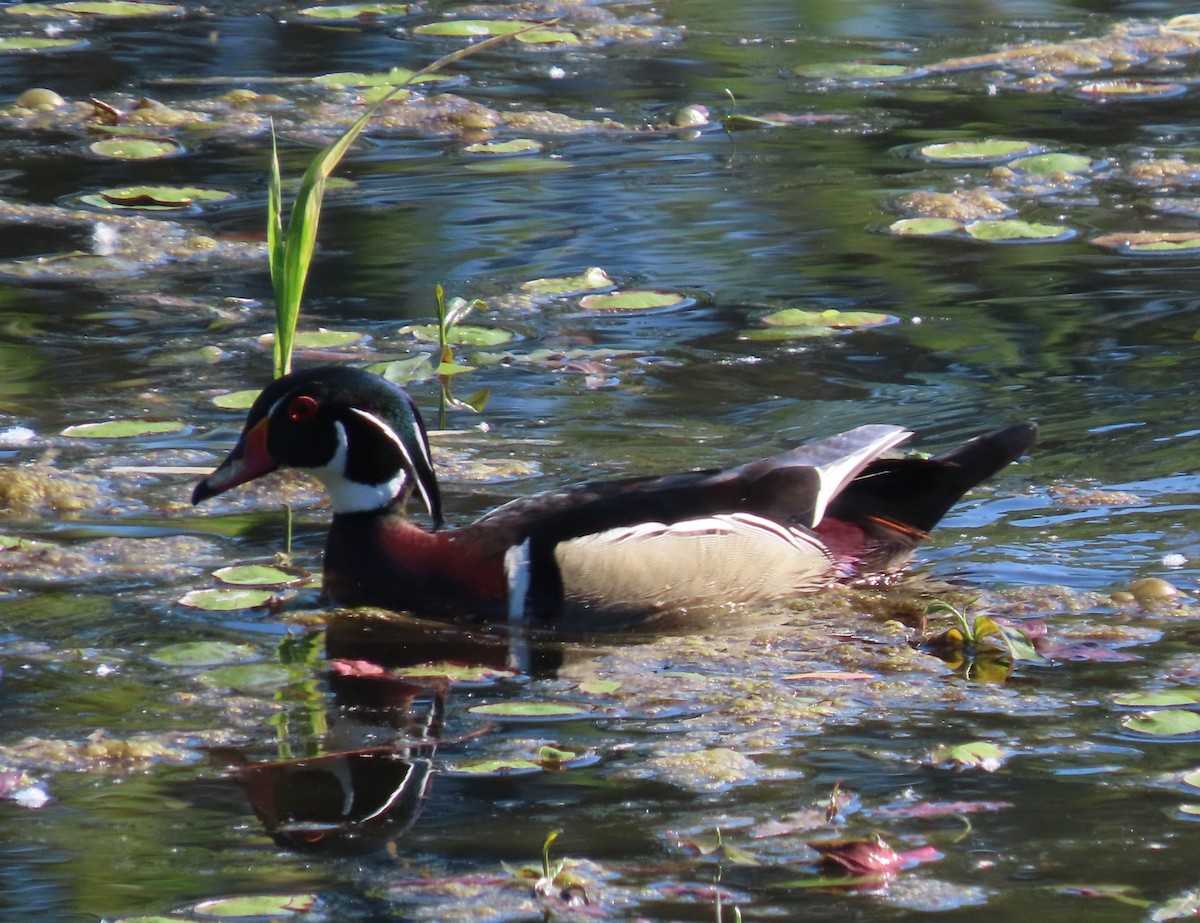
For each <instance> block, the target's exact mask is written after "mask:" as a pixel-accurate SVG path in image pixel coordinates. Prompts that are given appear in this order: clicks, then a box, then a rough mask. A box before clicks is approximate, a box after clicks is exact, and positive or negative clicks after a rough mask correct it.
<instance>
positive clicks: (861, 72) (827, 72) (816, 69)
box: [796, 61, 923, 80]
mask: <svg viewBox="0 0 1200 923" xmlns="http://www.w3.org/2000/svg"><path fill="white" fill-rule="evenodd" d="M796 73H797V74H800V75H801V76H802V77H818V78H821V79H824V80H900V79H903V78H905V77H914V76H918V75H920V74H921V73H923V70H922V69H921V68H919V67H908V66H907V65H904V64H872V63H869V62H864V63H855V62H852V61H847V62H843V63H838V64H802V65H800V66H799V67H797V68H796Z"/></svg>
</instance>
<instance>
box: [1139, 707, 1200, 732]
mask: <svg viewBox="0 0 1200 923" xmlns="http://www.w3.org/2000/svg"><path fill="white" fill-rule="evenodd" d="M1121 727H1123V728H1125V730H1127V731H1131V732H1132V733H1134V734H1142V735H1145V736H1147V737H1181V736H1185V735H1186V736H1190V735H1193V734H1200V712H1194V711H1182V710H1177V709H1170V710H1164V711H1148V712H1143V713H1142V714H1140V715H1130V716H1129V717H1127V718H1125V719H1124V720H1122V721H1121Z"/></svg>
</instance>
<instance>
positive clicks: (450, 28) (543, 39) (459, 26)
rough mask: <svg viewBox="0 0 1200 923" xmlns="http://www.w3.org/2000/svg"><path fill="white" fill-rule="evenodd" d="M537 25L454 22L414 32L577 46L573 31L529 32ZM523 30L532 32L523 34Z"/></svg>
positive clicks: (430, 26) (514, 22)
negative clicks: (503, 37) (505, 36)
mask: <svg viewBox="0 0 1200 923" xmlns="http://www.w3.org/2000/svg"><path fill="white" fill-rule="evenodd" d="M532 25H535V24H534V23H531V22H522V21H520V20H506V19H451V20H447V21H445V22H431V23H427V24H425V25H423V26H417V27H416V28H415V29H413V32H415V33H416V34H418V35H439V36H447V37H452V38H482V37H484V36H491V35H513V34H514V33H517V32H520V33H521V34H520V35H517V41H518V42H525V43H527V44H531V45H543V44H560V45H577V44H579V36H577V35H576V34H575V33H574V32H567V31H564V30H559V29H529V27H530V26H532ZM522 29H529V31H528V32H522V31H521V30H522Z"/></svg>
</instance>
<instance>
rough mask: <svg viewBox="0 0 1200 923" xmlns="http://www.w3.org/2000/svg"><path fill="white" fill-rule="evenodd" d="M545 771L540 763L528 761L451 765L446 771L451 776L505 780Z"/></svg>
mask: <svg viewBox="0 0 1200 923" xmlns="http://www.w3.org/2000/svg"><path fill="white" fill-rule="evenodd" d="M542 771H543V767H542V765H541V764H540V763H535V762H534V761H533V760H526V759H498V760H475V761H472V762H464V763H451V764H450V765H449V766H447V767H446V768H445V770H444V772H446V773H447V774H449V775H452V776H454V775H463V776H474V777H476V778H503V777H505V776H529V775H534V774H535V773H539V772H542Z"/></svg>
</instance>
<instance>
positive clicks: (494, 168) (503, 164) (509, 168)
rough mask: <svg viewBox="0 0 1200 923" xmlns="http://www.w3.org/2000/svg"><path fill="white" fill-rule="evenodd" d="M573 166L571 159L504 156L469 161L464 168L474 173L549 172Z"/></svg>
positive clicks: (568, 168)
mask: <svg viewBox="0 0 1200 923" xmlns="http://www.w3.org/2000/svg"><path fill="white" fill-rule="evenodd" d="M573 166H574V164H572V163H571V162H570V161H567V160H552V159H550V158H547V157H503V158H497V159H496V160H481V161H478V162H476V163H469V164H467V165H466V167H465V168H464V169H467V170H470V171H471V172H472V173H547V172H550V171H554V170H570V169H571V168H572V167H573Z"/></svg>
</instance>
